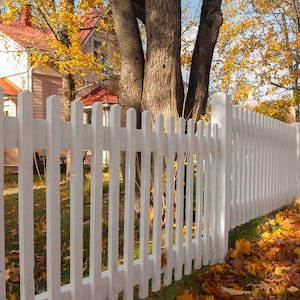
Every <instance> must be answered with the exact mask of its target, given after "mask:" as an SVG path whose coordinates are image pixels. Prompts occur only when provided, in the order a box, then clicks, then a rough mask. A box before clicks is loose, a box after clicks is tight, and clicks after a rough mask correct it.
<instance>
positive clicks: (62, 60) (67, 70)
mask: <svg viewBox="0 0 300 300" xmlns="http://www.w3.org/2000/svg"><path fill="white" fill-rule="evenodd" d="M2 6H3V7H4V8H5V11H4V13H2V15H1V19H2V22H3V23H4V24H9V23H10V22H14V20H15V19H18V18H20V16H21V17H22V11H23V10H30V14H31V16H30V18H31V20H30V24H31V26H34V27H35V28H36V29H37V30H38V29H39V30H40V31H41V32H43V33H44V36H45V41H39V43H37V41H32V43H30V41H28V43H27V44H28V45H30V46H29V49H28V50H29V51H30V54H31V63H32V65H33V66H34V67H38V66H43V67H46V68H49V67H50V68H53V69H55V70H56V71H58V72H59V73H60V74H61V76H62V89H63V95H62V96H63V97H62V99H63V103H64V107H65V118H66V120H69V119H70V105H71V101H72V100H73V99H74V98H75V94H76V87H78V86H80V84H81V83H82V79H85V78H86V74H87V73H93V74H94V75H95V76H94V80H97V82H101V79H102V73H103V72H102V71H103V69H104V68H105V67H106V66H104V65H103V64H101V62H100V61H99V60H98V59H97V57H96V56H95V55H94V53H93V52H92V51H84V49H83V47H82V43H83V41H84V36H85V34H86V33H87V32H90V31H92V30H99V31H102V32H106V33H108V32H109V30H110V28H111V27H110V25H109V22H110V16H109V14H108V13H107V6H105V5H104V4H103V3H102V1H101V0H99V1H84V0H82V1H74V0H60V1H53V0H46V1H45V0H30V1H26V0H16V1H2ZM107 39H108V35H107ZM41 43H43V45H44V46H46V47H40V46H41ZM98 50H99V51H104V49H98ZM92 83H95V82H92Z"/></svg>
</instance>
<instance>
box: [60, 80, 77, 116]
mask: <svg viewBox="0 0 300 300" xmlns="http://www.w3.org/2000/svg"><path fill="white" fill-rule="evenodd" d="M62 91H63V97H62V101H63V105H64V116H65V121H70V120H71V102H72V101H73V100H74V92H75V81H74V77H73V76H72V75H71V74H67V75H62Z"/></svg>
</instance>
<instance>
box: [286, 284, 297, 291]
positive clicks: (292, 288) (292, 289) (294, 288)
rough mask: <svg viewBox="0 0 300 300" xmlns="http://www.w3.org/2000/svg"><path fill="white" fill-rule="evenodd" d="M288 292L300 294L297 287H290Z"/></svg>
mask: <svg viewBox="0 0 300 300" xmlns="http://www.w3.org/2000/svg"><path fill="white" fill-rule="evenodd" d="M286 290H287V291H288V292H290V293H296V292H298V291H299V289H298V288H297V287H295V286H293V285H292V286H290V287H289V288H287V289H286Z"/></svg>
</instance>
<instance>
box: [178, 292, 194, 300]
mask: <svg viewBox="0 0 300 300" xmlns="http://www.w3.org/2000/svg"><path fill="white" fill-rule="evenodd" d="M176 300H193V294H192V292H191V290H185V291H184V292H183V295H179V296H177V297H176Z"/></svg>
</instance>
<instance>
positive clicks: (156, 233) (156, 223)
mask: <svg viewBox="0 0 300 300" xmlns="http://www.w3.org/2000/svg"><path fill="white" fill-rule="evenodd" d="M155 125H156V126H155V131H154V132H155V152H154V186H153V187H154V196H153V232H152V244H153V252H152V258H153V260H152V262H153V264H152V292H156V291H158V290H159V289H160V284H161V245H162V240H161V231H162V228H161V219H162V175H163V146H164V142H163V137H164V135H163V130H164V128H163V127H164V118H163V116H162V115H157V116H156V119H155Z"/></svg>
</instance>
